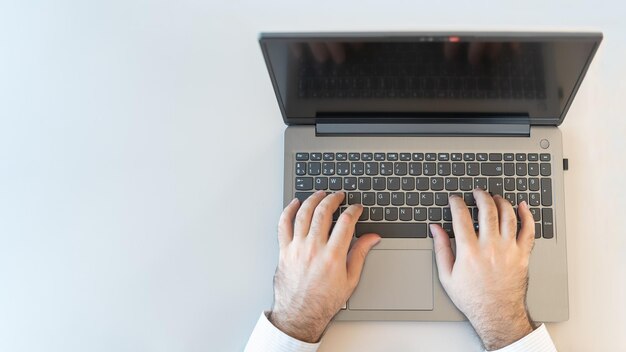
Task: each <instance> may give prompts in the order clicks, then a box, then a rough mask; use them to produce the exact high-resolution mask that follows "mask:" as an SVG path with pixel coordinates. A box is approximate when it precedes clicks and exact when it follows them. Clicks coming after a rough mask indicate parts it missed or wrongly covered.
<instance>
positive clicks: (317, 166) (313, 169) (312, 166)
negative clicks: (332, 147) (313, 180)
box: [308, 161, 322, 176]
mask: <svg viewBox="0 0 626 352" xmlns="http://www.w3.org/2000/svg"><path fill="white" fill-rule="evenodd" d="M321 169H322V164H321V163H320V162H318V161H315V162H310V163H309V172H308V174H309V175H313V176H317V175H319V174H320V172H321Z"/></svg>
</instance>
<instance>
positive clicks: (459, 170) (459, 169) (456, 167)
mask: <svg viewBox="0 0 626 352" xmlns="http://www.w3.org/2000/svg"><path fill="white" fill-rule="evenodd" d="M452 175H454V176H463V175H465V164H464V163H452Z"/></svg>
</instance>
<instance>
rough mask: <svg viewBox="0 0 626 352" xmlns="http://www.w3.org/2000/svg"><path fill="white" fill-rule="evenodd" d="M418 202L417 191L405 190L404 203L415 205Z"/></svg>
mask: <svg viewBox="0 0 626 352" xmlns="http://www.w3.org/2000/svg"><path fill="white" fill-rule="evenodd" d="M418 204H419V193H417V192H407V193H406V205H410V206H416V205H418Z"/></svg>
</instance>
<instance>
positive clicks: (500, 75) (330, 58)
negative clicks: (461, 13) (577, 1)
mask: <svg viewBox="0 0 626 352" xmlns="http://www.w3.org/2000/svg"><path fill="white" fill-rule="evenodd" d="M600 38H601V36H600V35H599V34H586V35H580V34H579V35H573V34H559V35H552V36H550V35H546V34H543V35H537V34H527V35H524V34H516V35H513V36H512V35H510V34H509V35H500V36H498V35H494V34H483V35H479V34H472V35H470V34H465V35H464V34H458V35H419V36H415V35H413V36H408V35H406V36H394V35H390V36H372V37H368V36H367V35H364V36H358V35H350V37H346V36H342V35H321V36H319V35H318V36H310V37H307V36H306V35H292V36H291V37H290V36H289V35H284V36H280V35H274V36H273V35H262V36H261V44H262V47H263V51H264V54H265V58H266V62H267V64H268V68H269V70H270V74H271V76H272V81H273V84H274V88H275V91H276V94H277V97H278V100H279V104H281V109H282V111H283V115H284V118H285V121H286V122H288V123H313V122H314V121H315V120H316V119H317V120H319V119H324V118H337V117H339V118H347V119H350V118H363V117H374V118H392V117H402V118H420V117H429V118H432V117H438V116H452V117H457V118H458V117H470V116H474V117H493V118H511V117H524V118H528V119H530V121H531V122H533V123H539V124H542V123H543V124H557V123H560V121H561V120H562V118H563V115H564V113H565V111H566V109H567V107H568V106H569V104H570V102H571V99H572V98H573V95H574V94H575V91H576V89H577V87H578V84H579V82H580V80H581V79H582V76H583V75H584V72H585V71H586V68H587V66H588V64H589V62H590V61H591V57H592V56H593V53H594V52H595V49H596V47H597V45H598V43H599V41H600Z"/></svg>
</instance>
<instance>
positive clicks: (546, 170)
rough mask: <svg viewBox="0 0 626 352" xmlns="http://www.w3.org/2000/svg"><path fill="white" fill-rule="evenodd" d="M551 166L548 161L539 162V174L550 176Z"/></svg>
mask: <svg viewBox="0 0 626 352" xmlns="http://www.w3.org/2000/svg"><path fill="white" fill-rule="evenodd" d="M551 173H552V168H551V166H550V163H541V176H550V174H551Z"/></svg>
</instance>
